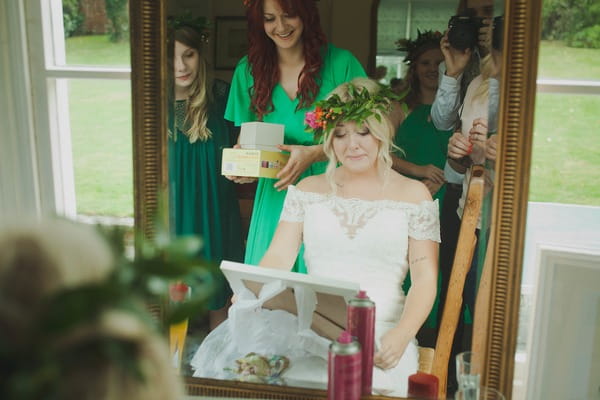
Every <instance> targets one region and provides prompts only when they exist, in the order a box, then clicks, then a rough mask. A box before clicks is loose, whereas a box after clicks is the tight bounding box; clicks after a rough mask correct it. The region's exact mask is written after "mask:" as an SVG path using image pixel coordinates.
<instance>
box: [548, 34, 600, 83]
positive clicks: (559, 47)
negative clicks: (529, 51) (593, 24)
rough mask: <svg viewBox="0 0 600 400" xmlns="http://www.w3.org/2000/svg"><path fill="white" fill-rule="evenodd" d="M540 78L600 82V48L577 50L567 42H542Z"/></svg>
mask: <svg viewBox="0 0 600 400" xmlns="http://www.w3.org/2000/svg"><path fill="white" fill-rule="evenodd" d="M599 26H600V25H599ZM538 78H557V79H583V80H600V48H598V49H591V48H587V49H586V48H575V47H568V46H567V45H566V44H565V42H560V41H549V40H542V42H541V44H540V59H539V67H538Z"/></svg>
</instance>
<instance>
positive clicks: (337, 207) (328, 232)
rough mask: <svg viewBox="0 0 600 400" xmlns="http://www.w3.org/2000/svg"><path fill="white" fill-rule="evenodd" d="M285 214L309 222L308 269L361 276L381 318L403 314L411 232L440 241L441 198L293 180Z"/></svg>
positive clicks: (391, 319) (413, 235) (284, 217)
mask: <svg viewBox="0 0 600 400" xmlns="http://www.w3.org/2000/svg"><path fill="white" fill-rule="evenodd" d="M281 220H284V221H290V222H303V224H304V239H303V240H304V246H305V252H304V259H305V262H306V265H307V269H308V273H309V274H314V275H321V276H326V277H330V278H336V279H344V280H353V281H357V282H358V283H359V284H360V286H361V289H364V290H366V291H367V294H368V295H369V296H370V297H371V298H372V299H373V300H374V301H375V303H376V306H377V313H376V314H377V320H378V321H380V322H397V321H398V320H399V318H400V315H401V314H402V309H403V306H404V294H403V292H402V282H403V281H404V278H405V277H406V273H407V271H408V259H407V254H408V239H409V237H411V238H413V239H416V240H434V241H437V242H439V241H440V238H439V217H438V205H437V201H436V202H431V201H424V202H422V203H420V204H413V203H405V202H399V201H392V200H373V201H368V200H361V199H353V198H342V197H338V196H335V195H332V194H319V193H313V192H303V191H301V190H299V189H297V188H296V187H295V186H289V187H288V193H287V196H286V200H285V203H284V206H283V211H282V213H281Z"/></svg>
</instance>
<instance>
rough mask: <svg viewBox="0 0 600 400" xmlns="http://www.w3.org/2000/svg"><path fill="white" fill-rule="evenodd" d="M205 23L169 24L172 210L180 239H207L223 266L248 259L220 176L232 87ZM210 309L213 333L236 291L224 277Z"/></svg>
mask: <svg viewBox="0 0 600 400" xmlns="http://www.w3.org/2000/svg"><path fill="white" fill-rule="evenodd" d="M202 21H203V19H197V20H193V19H191V18H188V17H181V18H179V19H177V18H173V19H171V20H170V21H169V27H170V28H171V30H172V41H173V43H172V46H173V47H172V49H173V53H172V54H173V56H172V59H171V61H172V68H173V69H172V71H173V74H174V75H173V82H174V96H175V99H174V101H172V102H170V107H169V147H168V151H169V153H168V158H169V206H170V220H171V229H172V231H173V233H174V234H175V235H191V234H193V235H201V236H202V239H203V241H204V246H203V255H204V257H206V258H207V259H209V260H211V261H215V262H217V263H218V262H220V261H221V260H223V259H227V260H238V261H241V260H242V259H243V242H242V234H241V218H240V210H239V204H238V202H237V197H236V194H235V190H234V189H235V188H234V185H233V183H232V182H231V181H229V180H227V179H225V178H224V177H223V176H221V174H220V166H221V155H222V152H223V149H224V148H227V147H231V146H232V145H233V143H234V138H233V136H234V135H233V126H232V125H231V123H230V122H229V121H226V120H225V119H224V118H223V114H224V112H225V105H226V101H227V96H228V94H229V85H228V84H227V83H226V82H223V81H220V80H212V79H210V77H209V74H208V72H207V68H206V62H205V60H204V58H203V57H202V43H203V42H204V41H205V40H206V37H205V36H204V35H203V29H202V28H203V27H202ZM216 280H217V284H216V287H217V290H216V291H215V294H214V295H213V298H212V300H211V302H210V303H209V309H210V310H211V312H210V313H209V316H210V325H211V328H214V327H216V325H218V323H220V322H221V321H223V320H224V319H225V318H226V317H227V311H226V305H227V302H228V299H229V297H230V296H231V289H230V288H229V285H228V284H227V281H226V280H225V278H224V277H223V276H222V275H218V276H216Z"/></svg>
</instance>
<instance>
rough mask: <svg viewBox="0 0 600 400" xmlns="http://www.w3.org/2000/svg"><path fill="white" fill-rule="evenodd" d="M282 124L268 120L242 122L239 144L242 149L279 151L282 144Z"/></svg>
mask: <svg viewBox="0 0 600 400" xmlns="http://www.w3.org/2000/svg"><path fill="white" fill-rule="evenodd" d="M284 128H285V127H284V125H283V124H271V123H268V122H244V123H242V126H241V131H240V140H239V144H240V146H241V147H242V149H249V150H265V151H274V152H279V151H280V150H279V149H278V148H277V145H279V144H283V132H284Z"/></svg>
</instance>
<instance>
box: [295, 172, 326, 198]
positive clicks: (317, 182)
mask: <svg viewBox="0 0 600 400" xmlns="http://www.w3.org/2000/svg"><path fill="white" fill-rule="evenodd" d="M296 187H297V188H298V190H302V191H303V192H313V193H328V192H330V188H329V183H328V182H327V178H326V177H325V174H320V175H313V176H308V177H306V178H304V179H302V180H301V181H300V182H298V184H297V185H296Z"/></svg>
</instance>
